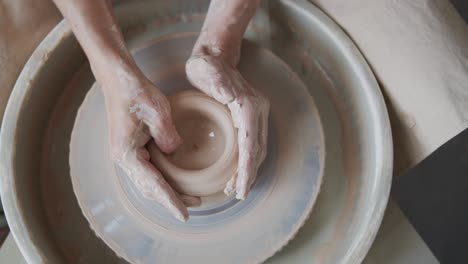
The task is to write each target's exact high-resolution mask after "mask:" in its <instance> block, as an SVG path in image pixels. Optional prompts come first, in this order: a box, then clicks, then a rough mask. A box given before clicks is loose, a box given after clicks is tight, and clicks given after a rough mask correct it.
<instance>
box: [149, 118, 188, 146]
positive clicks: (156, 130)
mask: <svg viewBox="0 0 468 264" xmlns="http://www.w3.org/2000/svg"><path fill="white" fill-rule="evenodd" d="M145 123H146V125H147V126H148V128H149V132H150V134H151V136H152V137H153V139H154V142H155V143H156V145H157V146H158V148H159V149H160V150H161V151H162V152H164V153H172V152H174V151H175V150H176V149H177V148H178V147H179V146H180V144H182V138H181V137H180V135H179V133H178V132H177V130H176V128H175V126H174V123H173V122H172V118H171V117H170V116H169V117H161V118H158V119H156V120H153V122H145Z"/></svg>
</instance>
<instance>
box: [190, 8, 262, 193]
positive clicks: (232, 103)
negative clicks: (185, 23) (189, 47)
mask: <svg viewBox="0 0 468 264" xmlns="http://www.w3.org/2000/svg"><path fill="white" fill-rule="evenodd" d="M259 2H260V1H259V0H254V1H251V0H232V1H224V0H212V1H211V4H210V8H209V10H208V15H207V17H206V19H205V23H204V25H203V28H202V32H201V33H200V36H199V38H198V40H197V43H196V44H195V47H194V49H193V52H192V56H191V58H190V59H189V60H188V61H187V64H186V73H187V77H188V79H189V81H190V82H191V83H192V85H194V86H195V87H197V88H198V89H200V90H201V91H203V92H204V93H206V94H207V95H209V96H211V97H212V98H214V99H216V100H217V101H219V102H220V103H222V104H224V105H227V107H228V108H229V110H230V111H231V115H232V119H233V121H234V125H235V126H236V127H237V128H238V144H239V164H238V169H237V175H236V176H234V177H233V178H232V179H231V180H230V181H229V182H228V183H227V185H226V188H225V189H224V192H225V193H226V194H227V195H230V194H232V193H233V192H236V193H237V194H236V198H237V199H242V200H243V199H245V198H246V196H247V194H248V193H249V191H250V188H251V186H252V184H253V183H254V181H255V179H256V175H257V171H258V168H259V167H260V165H261V163H262V162H263V160H264V159H265V156H266V151H267V132H268V113H269V108H270V105H269V102H268V100H267V99H266V98H265V97H264V96H262V95H261V94H260V93H259V92H258V91H256V90H255V89H254V88H253V87H252V86H251V85H250V84H249V82H248V81H247V80H245V79H244V77H242V75H241V74H240V72H239V71H238V70H237V69H236V66H237V64H238V62H239V57H240V46H241V42H242V36H243V34H244V32H245V29H246V27H247V25H248V23H249V21H250V19H251V18H252V16H253V14H254V13H255V9H256V8H257V5H258V3H259Z"/></svg>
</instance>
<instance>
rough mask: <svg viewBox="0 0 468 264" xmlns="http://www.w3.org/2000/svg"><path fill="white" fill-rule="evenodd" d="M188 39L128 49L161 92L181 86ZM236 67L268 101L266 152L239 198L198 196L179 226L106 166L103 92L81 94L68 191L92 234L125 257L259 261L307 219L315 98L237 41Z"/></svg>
mask: <svg viewBox="0 0 468 264" xmlns="http://www.w3.org/2000/svg"><path fill="white" fill-rule="evenodd" d="M195 37H196V35H195V34H185V35H184V34H182V35H176V36H173V37H169V38H164V39H161V40H155V41H153V42H151V43H149V44H146V45H145V46H144V47H139V48H138V49H137V50H136V51H135V52H134V56H135V58H136V60H137V62H138V63H139V66H140V67H141V68H142V69H143V71H144V72H145V74H146V75H147V76H148V78H149V79H150V80H151V81H153V82H154V83H156V85H157V86H158V87H160V88H161V89H162V90H163V92H164V93H165V94H167V95H171V94H173V93H175V92H178V91H181V90H184V89H187V88H188V87H190V85H189V83H188V82H187V80H186V78H185V72H184V64H185V61H186V59H187V58H188V56H189V54H190V50H191V48H192V46H193V43H194V41H195ZM239 68H240V70H241V72H242V74H243V76H244V77H245V78H246V79H247V80H248V81H249V82H250V83H251V84H252V85H253V86H254V87H255V88H256V89H259V90H260V91H261V92H262V93H263V94H264V95H265V96H266V97H267V98H268V99H269V100H270V103H271V112H270V123H269V141H268V155H267V158H266V160H265V162H264V163H263V165H262V166H261V168H260V171H259V174H258V178H257V181H256V183H255V185H254V186H253V187H252V191H251V192H250V194H249V196H248V198H247V199H246V200H245V201H238V200H236V199H235V198H234V197H226V196H225V195H224V194H222V193H218V194H213V195H210V196H208V197H204V198H202V205H201V206H200V207H197V208H189V213H190V219H189V221H188V222H187V223H182V222H179V221H178V220H176V219H174V218H173V217H171V215H170V214H169V213H167V212H166V211H165V210H164V209H163V208H162V207H161V206H159V205H158V204H156V203H155V202H154V201H150V200H146V199H145V198H143V196H142V195H141V194H140V193H139V192H138V191H137V190H136V188H135V187H134V185H133V184H132V182H131V181H130V180H129V179H128V177H127V176H126V175H125V174H124V172H123V171H122V170H120V169H119V168H118V167H117V166H116V165H114V164H113V163H112V161H111V159H110V155H109V151H108V149H109V148H108V128H107V122H106V113H105V106H104V98H103V95H102V94H101V91H100V89H99V88H98V87H97V86H96V85H94V86H93V88H91V90H90V91H89V92H88V94H87V96H86V98H85V100H84V102H83V103H82V105H81V107H80V109H79V113H78V116H77V118H76V121H75V125H74V129H73V133H72V138H71V146H70V152H71V153H70V167H71V177H72V182H73V188H74V191H75V194H76V197H77V199H78V202H79V204H80V207H81V209H82V211H83V213H84V215H85V216H86V218H87V219H88V221H89V223H90V224H91V227H92V228H93V230H94V231H95V232H96V234H97V235H98V236H99V237H100V238H101V239H103V240H104V242H105V243H106V244H107V245H108V246H110V247H111V248H112V249H113V250H114V251H115V252H116V253H117V254H118V255H119V256H121V257H123V258H125V259H126V260H127V261H130V262H132V263H208V262H209V263H251V262H261V261H264V260H265V259H267V258H268V257H270V256H272V255H273V254H274V253H275V252H277V251H278V250H280V249H281V248H282V247H283V246H284V245H285V244H286V243H287V242H288V241H289V240H291V239H292V238H293V237H294V235H295V234H296V232H297V231H298V229H299V228H300V227H301V226H302V225H303V223H304V221H305V220H306V219H307V217H308V215H309V213H310V211H311V210H312V207H313V205H314V203H315V200H316V198H317V195H318V193H319V190H320V185H321V182H322V175H323V167H324V149H325V146H324V136H323V132H322V126H321V122H320V118H319V115H318V112H317V110H316V107H315V104H314V101H313V99H312V97H311V96H310V95H309V93H308V92H307V88H306V87H305V85H304V84H303V83H302V82H301V81H300V79H299V78H298V77H297V76H296V74H295V73H294V72H293V71H292V70H291V69H290V68H289V67H288V66H287V65H286V64H285V63H283V62H282V61H281V60H280V59H279V58H277V57H275V55H273V54H272V53H271V52H269V51H267V50H265V49H261V48H259V47H257V46H255V45H253V44H250V43H245V44H244V45H243V50H242V61H241V64H240V66H239ZM192 89H193V88H192Z"/></svg>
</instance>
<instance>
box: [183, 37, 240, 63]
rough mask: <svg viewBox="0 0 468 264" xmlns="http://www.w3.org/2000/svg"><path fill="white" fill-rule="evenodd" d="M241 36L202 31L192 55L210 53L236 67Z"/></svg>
mask: <svg viewBox="0 0 468 264" xmlns="http://www.w3.org/2000/svg"><path fill="white" fill-rule="evenodd" d="M241 42H242V36H239V37H236V36H234V35H233V34H231V35H229V34H224V32H223V33H217V32H208V31H207V30H205V31H203V32H202V33H201V34H200V36H199V37H198V39H197V42H196V43H195V46H194V48H193V51H192V55H210V56H213V57H218V58H220V59H222V60H224V61H225V62H226V63H227V64H229V65H230V66H232V67H236V66H237V64H238V63H239V59H240V48H241Z"/></svg>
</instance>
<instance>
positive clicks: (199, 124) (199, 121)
mask: <svg viewBox="0 0 468 264" xmlns="http://www.w3.org/2000/svg"><path fill="white" fill-rule="evenodd" d="M169 102H170V104H171V109H172V118H173V120H174V124H175V126H176V129H177V131H178V133H179V134H180V135H181V137H182V141H183V143H182V145H180V146H179V147H178V148H177V149H176V151H175V152H173V153H170V154H164V153H163V152H161V151H160V150H159V149H158V147H157V146H156V144H154V142H151V143H150V145H149V151H150V155H151V161H152V162H153V163H154V165H155V166H156V168H158V169H159V170H161V172H162V173H163V175H164V176H165V178H166V180H167V181H168V182H169V183H170V184H171V186H172V187H173V188H175V189H176V190H177V191H178V192H179V193H180V194H186V195H191V196H209V195H212V194H215V193H217V192H222V191H223V189H224V187H225V186H226V184H227V182H228V181H229V179H230V178H232V177H233V176H234V175H235V173H236V169H237V148H238V147H237V139H236V136H237V135H236V130H235V128H234V126H233V123H232V119H231V115H230V113H229V110H228V109H227V108H226V107H225V106H223V105H222V104H220V103H218V102H217V101H215V100H214V99H212V98H210V97H208V96H207V95H205V94H203V93H201V92H199V91H196V90H188V91H183V92H178V93H176V94H174V95H172V96H170V97H169Z"/></svg>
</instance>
